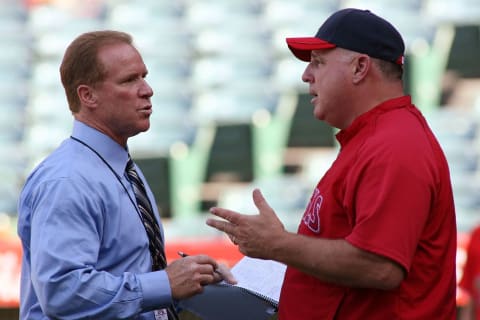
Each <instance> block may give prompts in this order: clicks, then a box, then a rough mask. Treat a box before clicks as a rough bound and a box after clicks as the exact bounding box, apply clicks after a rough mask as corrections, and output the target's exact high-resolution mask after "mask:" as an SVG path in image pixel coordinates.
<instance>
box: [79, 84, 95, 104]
mask: <svg viewBox="0 0 480 320" xmlns="http://www.w3.org/2000/svg"><path fill="white" fill-rule="evenodd" d="M77 95H78V98H79V99H80V102H81V104H82V105H84V106H86V107H88V108H95V107H96V106H97V96H96V94H95V90H94V89H93V88H92V87H90V86H87V85H85V84H81V85H79V86H78V87H77Z"/></svg>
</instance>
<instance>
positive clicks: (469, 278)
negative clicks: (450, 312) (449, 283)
mask: <svg viewBox="0 0 480 320" xmlns="http://www.w3.org/2000/svg"><path fill="white" fill-rule="evenodd" d="M459 286H460V288H461V289H463V290H465V291H466V292H467V294H468V298H469V299H468V303H467V305H465V306H463V307H462V308H460V311H459V316H458V320H480V226H477V227H475V228H474V229H473V231H472V233H471V236H470V242H469V244H468V248H467V260H466V262H465V266H464V267H463V276H462V278H461V279H460V283H459Z"/></svg>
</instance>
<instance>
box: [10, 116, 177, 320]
mask: <svg viewBox="0 0 480 320" xmlns="http://www.w3.org/2000/svg"><path fill="white" fill-rule="evenodd" d="M72 136H73V137H75V138H77V139H79V140H81V141H83V142H84V143H85V144H87V145H88V146H90V147H91V148H92V149H93V150H95V151H96V152H97V153H98V154H99V155H100V156H99V155H97V154H95V152H94V151H92V150H90V149H89V148H88V147H86V146H85V145H83V144H82V143H80V142H78V141H75V140H74V139H71V138H69V139H66V140H65V141H64V142H63V143H62V144H61V145H60V146H59V147H58V148H57V149H56V150H55V151H54V152H53V153H52V154H51V155H50V156H48V157H47V158H46V159H45V160H44V161H43V162H42V163H41V164H40V165H39V166H38V167H37V168H36V169H35V170H34V171H33V172H32V173H31V175H30V176H29V177H28V179H27V181H26V183H25V186H24V189H23V190H22V193H21V195H20V199H19V221H18V234H19V236H20V238H21V240H22V246H23V260H22V274H21V292H20V319H28V320H36V319H57V318H58V319H102V320H107V319H154V315H153V312H152V310H154V309H160V308H163V307H166V306H168V305H169V304H170V303H171V302H172V297H171V289H170V284H169V281H168V277H167V274H166V272H165V271H164V270H162V271H156V272H151V257H150V252H149V249H148V238H147V234H146V232H145V229H144V226H143V224H142V222H141V220H140V217H139V215H138V213H137V211H136V208H135V207H134V205H133V204H132V202H131V199H133V201H135V200H134V199H135V196H134V194H133V189H132V187H131V185H130V182H129V181H128V180H127V177H126V174H125V167H126V164H127V159H128V153H127V150H125V148H123V147H122V146H120V145H119V144H118V143H116V142H115V141H113V140H112V139H111V138H109V137H108V136H106V135H104V134H103V133H101V132H99V131H97V130H95V129H93V128H91V127H89V126H87V125H85V124H83V123H82V122H79V121H75V122H74V128H73V134H72ZM101 158H103V159H104V160H105V161H106V162H107V163H108V165H107V164H106V163H105V162H104V161H103V160H102V159H101ZM109 166H110V168H111V169H109ZM137 170H138V172H139V174H140V176H141V177H142V179H143V181H144V182H146V180H145V178H144V177H143V175H142V173H141V171H140V170H139V169H138V167H137ZM114 172H115V174H116V175H117V176H118V178H117V177H116V175H115V174H114ZM119 179H120V180H119ZM120 181H121V183H120ZM122 184H123V185H124V186H125V187H126V188H127V190H128V192H129V193H130V197H131V199H130V198H129V196H128V195H127V193H126V191H125V189H124V187H123V186H122ZM145 185H146V189H147V193H148V196H149V198H150V201H151V202H152V203H153V204H154V203H155V201H154V198H153V194H152V192H151V190H150V188H149V187H148V184H147V183H145ZM153 207H154V211H155V214H156V215H157V217H159V215H158V210H157V208H156V206H153ZM160 226H161V224H160ZM162 232H163V230H162ZM162 237H163V235H162Z"/></svg>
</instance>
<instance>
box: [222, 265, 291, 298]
mask: <svg viewBox="0 0 480 320" xmlns="http://www.w3.org/2000/svg"><path fill="white" fill-rule="evenodd" d="M285 270H286V265H284V264H282V263H280V262H277V261H273V260H262V259H255V258H250V257H244V258H242V259H241V260H240V261H239V262H237V264H235V265H234V266H233V267H232V269H231V272H232V274H233V275H234V276H235V278H236V279H237V281H238V283H237V284H236V286H238V287H241V288H245V289H247V290H250V291H253V292H254V293H257V294H258V295H260V296H261V297H267V298H269V300H273V301H275V302H276V303H277V304H278V301H279V299H280V290H281V288H282V284H283V277H284V276H285Z"/></svg>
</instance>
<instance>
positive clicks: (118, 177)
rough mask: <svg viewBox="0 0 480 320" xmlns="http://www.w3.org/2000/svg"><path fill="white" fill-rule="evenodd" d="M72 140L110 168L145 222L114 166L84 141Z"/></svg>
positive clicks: (72, 137)
mask: <svg viewBox="0 0 480 320" xmlns="http://www.w3.org/2000/svg"><path fill="white" fill-rule="evenodd" d="M70 138H71V139H73V140H75V141H77V142H78V143H81V144H83V145H84V146H85V147H87V148H88V149H90V150H91V151H92V152H93V153H95V154H96V155H97V156H98V157H99V158H100V159H101V160H102V161H103V163H104V164H105V165H106V166H107V167H108V169H110V171H111V172H112V173H113V175H114V176H115V178H117V180H118V182H120V184H121V185H122V187H123V189H124V190H125V192H126V193H127V196H128V199H129V200H130V202H131V203H132V205H133V207H134V208H135V211H136V212H137V214H138V216H139V217H140V219H141V220H142V221H143V218H142V214H141V213H140V211H139V209H138V206H137V204H136V203H135V201H133V199H132V197H131V196H130V193H129V192H128V189H127V187H126V186H125V185H124V184H123V182H122V179H121V178H120V176H119V175H118V174H117V173H116V172H115V170H113V168H112V166H111V165H110V164H109V163H108V162H107V160H105V158H103V157H102V156H101V155H100V153H98V152H97V150H95V149H93V148H92V147H91V146H89V145H88V144H87V143H85V142H84V141H82V140H80V139H78V138H75V137H74V136H70Z"/></svg>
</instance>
